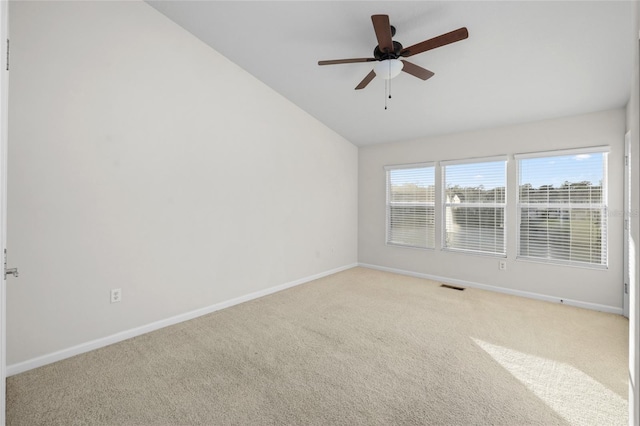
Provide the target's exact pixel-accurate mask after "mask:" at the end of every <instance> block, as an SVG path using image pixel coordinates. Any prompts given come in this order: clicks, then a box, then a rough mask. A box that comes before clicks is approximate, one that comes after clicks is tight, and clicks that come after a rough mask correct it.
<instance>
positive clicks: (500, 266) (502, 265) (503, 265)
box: [498, 260, 507, 271]
mask: <svg viewBox="0 0 640 426" xmlns="http://www.w3.org/2000/svg"><path fill="white" fill-rule="evenodd" d="M498 269H500V270H501V271H506V270H507V261H506V260H501V261H500V263H498Z"/></svg>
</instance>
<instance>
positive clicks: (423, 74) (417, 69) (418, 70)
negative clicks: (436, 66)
mask: <svg viewBox="0 0 640 426" xmlns="http://www.w3.org/2000/svg"><path fill="white" fill-rule="evenodd" d="M402 63H403V64H404V65H403V66H402V71H404V72H406V73H407V74H411V75H412V76H414V77H418V78H419V79H420V80H427V79H429V78H431V77H433V76H434V74H433V73H432V72H431V71H429V70H428V69H424V68H422V67H421V66H418V65H416V64H412V63H411V62H409V61H405V60H402Z"/></svg>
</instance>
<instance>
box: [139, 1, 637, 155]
mask: <svg viewBox="0 0 640 426" xmlns="http://www.w3.org/2000/svg"><path fill="white" fill-rule="evenodd" d="M148 3H149V4H150V5H151V6H153V7H154V8H156V9H157V10H159V11H160V12H162V13H163V14H165V15H166V16H168V17H169V18H170V19H172V20H173V21H175V22H176V23H178V24H179V25H180V26H182V27H183V28H185V29H186V30H188V31H190V32H191V33H193V34H194V35H195V36H197V37H198V38H200V39H201V40H203V41H204V42H205V43H207V44H209V45H210V46H211V47H213V48H214V49H215V50H217V51H218V52H220V53H222V54H223V55H225V56H226V57H227V58H229V59H230V60H232V61H233V62H235V63H236V64H238V65H239V66H240V67H242V68H243V69H245V70H246V71H248V72H249V73H251V74H253V75H254V76H255V77H257V78H258V79H260V80H261V81H263V82H264V83H266V84H267V85H269V86H270V87H272V88H273V89H274V90H276V91H277V92H279V93H280V94H282V95H283V96H284V97H286V98H288V99H289V100H291V101H292V102H294V103H295V104H297V105H298V106H299V107H300V108H302V109H303V110H305V111H307V112H308V113H309V114H311V115H313V116H314V117H316V118H317V119H318V120H320V121H322V122H323V123H324V124H326V125H327V126H329V127H330V128H332V129H333V130H335V131H336V132H337V133H339V134H341V135H342V136H344V137H345V138H346V139H348V140H349V141H351V142H353V143H354V144H356V145H361V146H362V145H367V144H374V143H383V142H394V141H399V140H408V139H416V138H420V137H425V136H432V135H436V134H444V133H454V132H461V131H467V130H475V129H482V128H488V127H497V126H503V125H509V124H514V123H520V122H529V121H536V120H541V119H547V118H554V117H562V116H568V115H575V114H581V113H587V112H593V111H600V110H606V109H612V108H618V107H624V106H625V105H626V103H627V101H628V99H629V95H630V87H631V75H632V67H633V61H632V59H633V49H634V48H636V46H635V42H634V40H635V39H636V37H635V34H634V18H633V10H634V9H633V5H632V2H631V1H568V2H560V1H544V2H543V1H530V2H522V1H518V2H515V1H514V2H506V1H498V2H493V1H471V2H464V1H455V2H451V1H447V2H444V1H442V2H441V1H423V2H417V1H385V2H369V1H342V2H336V1H315V2H309V1H258V2H247V1H233V2H229V1H170V0H169V1H168V0H162V1H148ZM373 14H387V15H389V17H390V21H391V24H392V25H394V26H395V27H396V28H397V33H396V35H395V37H394V40H395V41H399V42H401V43H402V44H403V45H404V46H405V47H407V46H410V45H412V44H415V43H418V42H420V41H423V40H426V39H430V38H432V37H435V36H438V35H440V34H442V33H445V32H449V31H452V30H454V29H457V28H460V27H467V28H468V30H469V38H468V39H467V40H463V41H460V42H457V43H454V44H450V45H447V46H443V47H440V48H437V49H434V50H431V51H428V52H424V53H421V54H418V55H415V56H412V57H411V58H408V59H409V60H410V61H411V62H414V63H415V64H417V65H420V66H422V67H424V68H427V69H429V70H431V71H433V72H434V73H435V76H434V77H432V78H431V79H429V80H427V81H422V80H419V79H417V78H415V77H413V76H411V75H409V74H406V73H401V74H400V76H398V77H397V78H395V79H393V80H392V87H391V90H392V95H393V98H392V99H391V100H389V108H388V109H387V110H384V92H385V89H384V80H382V79H381V78H376V79H374V80H373V81H372V82H371V83H370V84H369V86H367V87H366V88H365V89H364V90H358V91H356V90H354V87H355V86H356V85H357V84H358V83H359V82H360V80H362V79H363V78H364V76H365V75H366V74H367V73H368V72H369V71H370V70H371V69H372V65H373V64H372V63H356V64H343V65H331V66H322V67H321V66H318V65H317V62H318V60H321V59H343V58H361V57H371V56H372V53H373V48H374V47H375V46H376V44H377V42H376V37H375V33H374V31H373V26H372V24H371V15H373Z"/></svg>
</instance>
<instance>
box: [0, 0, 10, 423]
mask: <svg viewBox="0 0 640 426" xmlns="http://www.w3.org/2000/svg"><path fill="white" fill-rule="evenodd" d="M8 39H9V2H8V1H5V0H2V1H0V45H1V46H2V47H1V48H0V57H1V59H0V73H1V75H0V204H1V205H0V255H2V253H3V252H4V249H5V248H6V247H7V152H8V148H7V145H8V140H9V139H8V138H9V136H8V135H9V133H8V123H9V118H8V115H9V102H8V98H9V96H8V94H9V71H8V70H7V68H8V64H7V59H8V58H7V48H8V46H7V43H8ZM0 264H2V263H1V262H0ZM1 278H2V279H1V280H0V425H4V424H5V420H6V414H5V408H6V383H7V381H6V372H7V365H6V364H7V298H6V297H7V280H6V276H5V274H4V268H3V270H2V277H1Z"/></svg>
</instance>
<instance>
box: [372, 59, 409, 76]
mask: <svg viewBox="0 0 640 426" xmlns="http://www.w3.org/2000/svg"><path fill="white" fill-rule="evenodd" d="M403 66H404V64H403V63H402V61H401V60H399V59H385V60H384V61H380V62H378V63H377V64H376V65H375V66H374V67H373V71H374V72H375V73H376V75H377V76H379V77H382V78H384V79H385V80H388V79H390V78H394V77H397V76H398V74H400V72H401V71H402V67H403Z"/></svg>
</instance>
